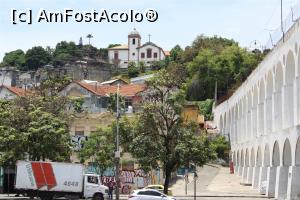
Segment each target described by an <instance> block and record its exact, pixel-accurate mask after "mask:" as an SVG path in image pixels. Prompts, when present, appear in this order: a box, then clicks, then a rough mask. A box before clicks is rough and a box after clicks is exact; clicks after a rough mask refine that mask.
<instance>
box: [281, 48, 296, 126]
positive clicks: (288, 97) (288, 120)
mask: <svg viewBox="0 0 300 200" xmlns="http://www.w3.org/2000/svg"><path fill="white" fill-rule="evenodd" d="M294 79H295V58H294V55H293V52H292V51H289V52H288V55H287V60H286V66H285V87H284V118H283V119H284V125H285V127H291V126H292V125H293V121H294V115H293V113H294V112H293V105H294V98H293V96H294V89H293V86H294Z"/></svg>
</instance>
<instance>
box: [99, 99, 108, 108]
mask: <svg viewBox="0 0 300 200" xmlns="http://www.w3.org/2000/svg"><path fill="white" fill-rule="evenodd" d="M97 106H98V107H99V108H107V107H108V98H107V97H100V98H98V105H97Z"/></svg>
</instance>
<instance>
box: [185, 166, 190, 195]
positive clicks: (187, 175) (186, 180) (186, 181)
mask: <svg viewBox="0 0 300 200" xmlns="http://www.w3.org/2000/svg"><path fill="white" fill-rule="evenodd" d="M188 173H189V171H188V169H187V168H185V173H184V174H185V175H184V179H185V195H187V184H188V182H189V174H188Z"/></svg>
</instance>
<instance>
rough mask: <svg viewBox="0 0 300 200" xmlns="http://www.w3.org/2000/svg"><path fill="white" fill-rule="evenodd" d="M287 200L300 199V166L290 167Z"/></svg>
mask: <svg viewBox="0 0 300 200" xmlns="http://www.w3.org/2000/svg"><path fill="white" fill-rule="evenodd" d="M287 199H291V200H296V199H300V166H291V167H289V179H288V187H287Z"/></svg>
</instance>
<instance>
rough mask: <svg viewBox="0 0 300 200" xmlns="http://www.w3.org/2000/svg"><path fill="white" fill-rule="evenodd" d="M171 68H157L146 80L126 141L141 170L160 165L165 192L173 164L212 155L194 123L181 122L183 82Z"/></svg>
mask: <svg viewBox="0 0 300 200" xmlns="http://www.w3.org/2000/svg"><path fill="white" fill-rule="evenodd" d="M173 72H175V71H171V72H169V71H166V70H161V71H159V72H158V73H157V74H156V75H155V77H154V78H153V79H151V80H150V81H149V82H148V89H147V91H146V93H145V95H144V96H145V98H144V101H143V106H142V111H141V112H140V113H139V115H138V122H137V123H136V125H137V126H136V128H135V129H134V130H135V131H134V136H133V137H132V138H133V141H132V143H131V145H130V152H131V153H132V154H133V155H134V157H135V158H136V159H137V161H138V162H139V163H140V165H141V166H142V167H143V168H144V169H145V170H147V169H149V168H150V167H153V168H156V167H158V166H159V165H162V167H163V171H164V174H165V176H166V178H165V183H164V192H165V193H166V194H167V191H168V187H169V183H170V178H171V173H172V172H173V171H174V170H175V169H176V168H177V167H179V166H181V165H186V164H187V163H194V164H195V165H199V166H201V165H203V164H204V163H205V162H206V161H207V160H208V159H209V158H211V157H212V151H210V149H209V143H208V142H207V139H206V138H199V137H196V136H194V134H195V126H193V125H188V126H185V125H184V124H183V120H182V119H181V112H182V108H183V104H184V99H185V95H184V92H183V91H182V90H181V89H180V87H181V85H182V83H183V82H180V79H178V78H176V77H177V76H178V74H174V73H173ZM191 144H192V145H191Z"/></svg>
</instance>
